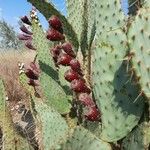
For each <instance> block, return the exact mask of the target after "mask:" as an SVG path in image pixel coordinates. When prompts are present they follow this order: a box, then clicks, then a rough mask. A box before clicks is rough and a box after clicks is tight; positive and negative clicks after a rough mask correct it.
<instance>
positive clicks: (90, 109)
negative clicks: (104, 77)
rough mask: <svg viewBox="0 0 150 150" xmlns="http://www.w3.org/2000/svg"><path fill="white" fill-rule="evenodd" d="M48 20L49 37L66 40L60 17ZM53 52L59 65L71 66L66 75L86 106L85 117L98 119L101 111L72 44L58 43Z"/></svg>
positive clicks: (55, 39) (50, 38)
mask: <svg viewBox="0 0 150 150" xmlns="http://www.w3.org/2000/svg"><path fill="white" fill-rule="evenodd" d="M48 22H49V25H50V28H49V30H48V31H47V39H49V40H51V41H62V40H63V41H64V40H65V36H64V35H63V25H62V22H61V21H60V19H59V18H58V17H57V16H52V17H51V18H50V19H49V21H48ZM51 54H52V57H53V60H54V62H55V64H56V66H57V67H59V65H63V66H70V69H69V70H68V71H66V72H65V75H64V77H65V79H66V80H67V81H68V82H70V84H71V89H72V90H73V91H74V92H75V93H76V95H77V98H78V100H79V101H80V102H81V103H82V104H83V105H84V106H85V107H84V111H83V114H84V116H85V118H86V119H88V120H90V121H98V120H99V119H100V112H99V110H98V109H97V107H96V105H95V103H94V101H93V99H92V97H91V89H90V88H89V87H88V86H87V85H86V81H85V80H84V78H83V73H82V70H81V65H80V62H79V61H78V60H77V59H76V54H75V52H74V51H73V47H72V44H71V43H69V42H65V43H63V44H58V45H56V46H55V47H54V48H52V49H51Z"/></svg>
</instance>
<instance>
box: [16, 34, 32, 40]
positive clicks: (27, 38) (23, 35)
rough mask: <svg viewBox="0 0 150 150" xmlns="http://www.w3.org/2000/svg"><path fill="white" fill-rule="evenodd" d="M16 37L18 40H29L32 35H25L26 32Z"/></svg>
mask: <svg viewBox="0 0 150 150" xmlns="http://www.w3.org/2000/svg"><path fill="white" fill-rule="evenodd" d="M18 39H19V40H31V39H32V37H31V36H30V35H27V34H19V35H18Z"/></svg>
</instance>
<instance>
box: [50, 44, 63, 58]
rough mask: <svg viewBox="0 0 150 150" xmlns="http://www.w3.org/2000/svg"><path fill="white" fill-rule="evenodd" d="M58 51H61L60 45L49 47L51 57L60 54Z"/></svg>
mask: <svg viewBox="0 0 150 150" xmlns="http://www.w3.org/2000/svg"><path fill="white" fill-rule="evenodd" d="M60 52H61V46H60V45H57V46H55V47H54V48H52V49H51V54H52V56H53V57H56V56H58V55H59V54H60Z"/></svg>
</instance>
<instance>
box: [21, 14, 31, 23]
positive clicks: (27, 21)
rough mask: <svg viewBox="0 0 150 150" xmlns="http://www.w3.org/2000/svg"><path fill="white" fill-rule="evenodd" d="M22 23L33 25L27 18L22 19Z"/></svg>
mask: <svg viewBox="0 0 150 150" xmlns="http://www.w3.org/2000/svg"><path fill="white" fill-rule="evenodd" d="M21 21H22V22H23V23H25V24H28V25H31V22H30V20H29V19H28V17H27V16H23V17H21Z"/></svg>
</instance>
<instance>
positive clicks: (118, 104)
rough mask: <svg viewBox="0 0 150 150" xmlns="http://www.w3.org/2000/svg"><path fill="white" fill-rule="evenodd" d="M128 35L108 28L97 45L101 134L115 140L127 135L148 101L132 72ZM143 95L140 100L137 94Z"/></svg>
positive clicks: (95, 68) (96, 92) (95, 80)
mask: <svg viewBox="0 0 150 150" xmlns="http://www.w3.org/2000/svg"><path fill="white" fill-rule="evenodd" d="M126 41H127V39H126V35H125V34H124V33H123V31H122V30H120V29H118V30H115V31H111V32H108V33H107V34H106V36H105V39H104V40H103V41H101V40H100V42H99V45H97V47H96V48H95V49H94V56H93V57H94V58H93V66H92V70H93V87H94V96H95V99H96V103H97V105H98V108H99V109H100V111H101V113H102V116H101V119H102V133H101V138H102V139H104V140H105V141H109V142H113V141H117V140H119V139H121V138H123V137H125V136H126V135H127V134H128V133H129V132H130V131H131V130H132V129H133V128H134V127H135V126H136V125H137V124H138V121H139V119H140V117H141V115H142V112H143V107H144V101H143V97H142V96H139V93H140V92H139V88H138V86H137V85H133V83H132V82H131V80H130V79H131V77H130V75H129V74H128V67H130V64H129V63H128V61H123V59H124V56H125V55H126V51H127V46H126ZM137 97H139V98H138V99H137V100H136V98H137Z"/></svg>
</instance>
